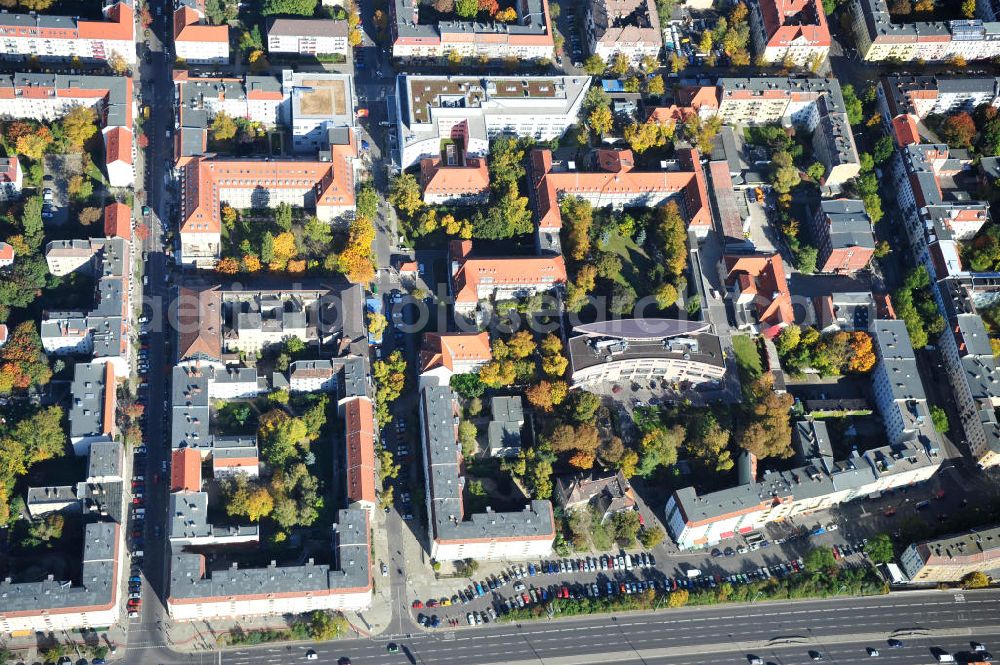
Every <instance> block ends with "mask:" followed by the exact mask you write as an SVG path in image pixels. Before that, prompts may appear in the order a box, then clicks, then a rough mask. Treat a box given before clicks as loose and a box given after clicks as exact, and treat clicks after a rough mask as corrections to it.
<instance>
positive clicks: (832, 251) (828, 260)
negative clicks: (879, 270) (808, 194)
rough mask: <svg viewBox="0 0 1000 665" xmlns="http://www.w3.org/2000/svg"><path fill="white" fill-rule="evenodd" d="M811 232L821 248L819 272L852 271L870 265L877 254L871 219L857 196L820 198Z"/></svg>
mask: <svg viewBox="0 0 1000 665" xmlns="http://www.w3.org/2000/svg"><path fill="white" fill-rule="evenodd" d="M812 232H813V241H814V242H815V243H816V245H817V246H818V249H819V257H818V260H817V261H816V270H817V271H818V272H827V273H838V274H852V273H855V272H857V271H858V270H864V269H865V268H867V267H868V263H869V262H870V261H871V259H872V257H873V256H874V254H875V233H874V230H873V229H872V220H871V218H870V217H869V216H868V212H867V211H866V210H865V204H864V202H862V201H860V200H858V199H827V200H824V201H821V202H820V205H819V207H818V208H817V209H816V214H815V215H814V216H813V219H812Z"/></svg>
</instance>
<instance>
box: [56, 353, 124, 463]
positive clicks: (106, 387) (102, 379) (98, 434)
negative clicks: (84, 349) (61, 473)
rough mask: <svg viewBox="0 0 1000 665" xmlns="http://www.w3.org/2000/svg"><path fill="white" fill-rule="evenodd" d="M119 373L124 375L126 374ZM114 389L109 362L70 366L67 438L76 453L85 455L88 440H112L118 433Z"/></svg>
mask: <svg viewBox="0 0 1000 665" xmlns="http://www.w3.org/2000/svg"><path fill="white" fill-rule="evenodd" d="M121 376H122V377H123V378H124V377H125V376H127V374H123V375H121ZM116 391H117V385H116V384H115V367H114V365H112V364H111V363H77V364H76V365H74V366H73V382H72V383H71V384H70V395H71V402H70V408H69V442H70V444H71V445H72V446H73V453H74V454H75V455H76V456H77V457H83V456H85V455H87V453H89V452H90V446H91V444H92V443H94V442H97V441H113V440H114V439H115V437H116V436H117V435H118V427H117V424H116V422H115V413H116V410H117V404H118V395H117V394H116Z"/></svg>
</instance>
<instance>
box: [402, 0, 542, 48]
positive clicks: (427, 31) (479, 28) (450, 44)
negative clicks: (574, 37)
mask: <svg viewBox="0 0 1000 665" xmlns="http://www.w3.org/2000/svg"><path fill="white" fill-rule="evenodd" d="M513 9H514V10H515V11H516V12H517V18H516V19H515V20H514V21H511V22H510V23H502V22H499V21H493V20H487V21H481V20H465V19H462V18H460V17H458V16H457V15H456V16H455V17H454V20H436V21H433V22H432V21H427V22H421V20H420V2H419V0H392V1H391V2H390V3H389V30H390V32H391V37H392V56H393V57H394V58H402V59H404V60H419V59H428V58H432V59H436V58H443V57H446V56H448V55H449V54H451V53H457V54H458V55H460V56H462V57H471V58H485V59H488V60H500V59H504V58H516V59H517V60H522V61H523V60H540V59H548V60H551V59H552V58H553V56H554V55H555V41H554V39H553V32H552V22H551V21H550V20H549V3H548V0H518V1H517V2H516V3H514V6H513Z"/></svg>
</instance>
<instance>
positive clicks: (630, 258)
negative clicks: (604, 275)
mask: <svg viewBox="0 0 1000 665" xmlns="http://www.w3.org/2000/svg"><path fill="white" fill-rule="evenodd" d="M604 249H605V250H606V251H608V252H613V253H615V254H617V255H618V256H620V257H621V259H622V272H621V274H620V275H615V281H616V282H619V283H620V284H624V285H629V284H631V285H632V287H633V288H634V289H635V290H636V293H637V294H638V295H639V297H642V296H644V295H647V294H649V291H650V287H651V286H652V284H651V283H650V280H649V274H650V270H651V268H652V265H653V262H652V260H651V259H650V258H649V256H648V255H647V254H646V252H645V251H643V249H642V247H640V246H639V245H637V244H635V242H634V241H633V240H632V239H631V238H625V237H624V236H622V235H621V234H619V233H612V234H611V235H610V237H609V238H608V244H607V246H606V247H605V248H604Z"/></svg>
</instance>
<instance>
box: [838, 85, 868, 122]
mask: <svg viewBox="0 0 1000 665" xmlns="http://www.w3.org/2000/svg"><path fill="white" fill-rule="evenodd" d="M840 93H841V95H842V96H843V98H844V106H846V107H847V121H848V122H850V123H851V124H852V125H858V124H861V121H862V120H864V117H865V109H864V106H863V105H862V104H861V100H860V99H858V95H857V93H855V92H854V86H853V85H851V84H850V83H845V84H844V85H842V86H840Z"/></svg>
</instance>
